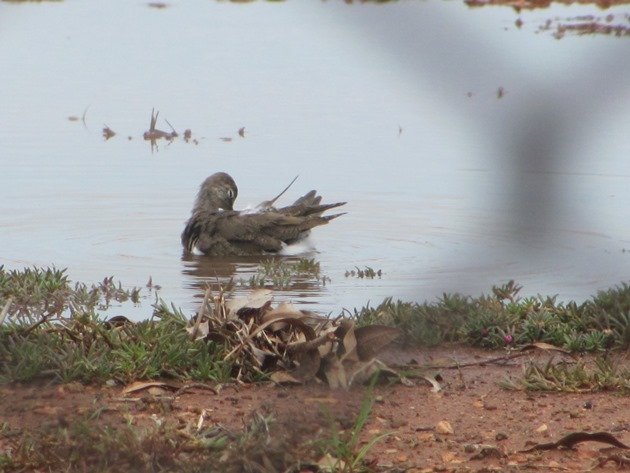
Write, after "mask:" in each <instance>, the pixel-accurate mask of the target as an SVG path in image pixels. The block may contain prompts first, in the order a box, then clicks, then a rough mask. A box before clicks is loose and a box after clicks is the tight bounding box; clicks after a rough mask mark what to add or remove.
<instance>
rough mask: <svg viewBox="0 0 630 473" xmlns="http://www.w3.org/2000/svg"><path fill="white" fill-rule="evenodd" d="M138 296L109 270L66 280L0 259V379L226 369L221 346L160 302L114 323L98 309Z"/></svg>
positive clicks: (210, 374) (184, 374) (86, 378)
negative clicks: (81, 280) (149, 315)
mask: <svg viewBox="0 0 630 473" xmlns="http://www.w3.org/2000/svg"><path fill="white" fill-rule="evenodd" d="M140 299H141V296H140V290H139V289H137V288H133V289H129V290H127V289H123V288H122V286H121V285H120V283H118V284H116V283H115V282H114V280H113V278H111V277H108V278H105V279H103V281H102V282H101V283H99V284H97V285H92V286H87V285H85V284H75V285H74V286H72V285H71V284H70V282H69V280H68V277H67V276H66V274H65V271H64V270H58V269H56V268H48V269H39V268H26V269H24V270H22V271H5V270H4V268H2V267H0V307H2V308H3V310H2V312H4V313H5V316H6V320H5V321H4V323H2V324H1V325H0V382H9V381H20V382H24V381H30V380H33V379H37V378H52V379H55V380H57V381H59V382H69V381H81V382H84V383H102V382H105V381H107V380H111V379H113V380H118V381H120V382H128V381H131V380H136V379H148V378H154V377H170V378H190V379H198V380H225V379H227V378H228V377H229V376H230V370H231V365H230V364H229V363H227V362H224V361H223V360H222V353H223V352H222V347H221V346H220V345H217V344H215V343H212V342H210V343H206V342H204V341H201V340H197V341H192V340H190V337H189V336H188V333H187V332H186V330H185V328H186V324H187V322H188V321H187V319H186V317H185V316H184V315H183V314H182V312H181V311H179V310H177V309H175V308H169V307H168V306H167V305H166V304H164V303H163V302H158V303H156V304H155V305H154V315H153V320H151V321H143V322H140V323H137V324H133V323H122V324H121V325H119V326H116V325H113V324H110V323H106V322H105V320H104V318H103V317H102V316H101V315H100V313H99V312H100V311H105V310H107V309H108V308H109V307H110V305H111V304H112V302H114V301H116V302H131V303H134V304H136V303H138V302H139V301H140ZM9 306H10V309H9ZM4 309H6V310H4ZM123 319H124V318H123Z"/></svg>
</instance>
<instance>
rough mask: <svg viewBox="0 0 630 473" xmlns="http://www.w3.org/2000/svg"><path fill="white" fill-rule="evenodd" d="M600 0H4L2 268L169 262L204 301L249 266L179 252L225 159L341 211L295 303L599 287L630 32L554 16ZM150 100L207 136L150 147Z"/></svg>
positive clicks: (624, 243)
mask: <svg viewBox="0 0 630 473" xmlns="http://www.w3.org/2000/svg"><path fill="white" fill-rule="evenodd" d="M608 13H612V14H614V15H616V16H617V17H618V18H621V19H624V18H626V17H624V16H623V15H624V11H623V10H620V9H619V8H617V9H615V8H612V9H609V10H607V11H606V12H605V14H608ZM585 14H595V15H600V16H601V15H602V11H601V10H598V9H597V8H595V7H590V6H572V7H562V6H555V7H553V8H552V9H548V10H544V11H543V10H536V11H533V12H525V13H521V14H520V15H518V14H517V13H515V12H514V10H512V9H508V8H483V9H470V8H468V7H466V6H465V5H462V4H460V3H458V2H436V1H428V2H411V1H410V2H394V3H392V4H388V5H380V6H379V5H369V4H368V5H359V4H354V5H346V4H344V3H343V2H337V3H335V2H321V3H320V2H287V3H282V4H276V3H273V2H272V3H265V2H258V3H252V4H247V5H234V4H229V3H220V2H208V1H206V0H203V1H201V0H199V1H189V2H172V3H171V4H170V5H169V6H168V7H167V8H164V9H155V8H149V7H147V5H146V4H143V3H141V2H139V3H133V4H130V3H129V2H123V1H122V0H118V1H109V2H106V3H102V2H96V1H85V2H70V1H65V2H60V3H58V2H54V3H39V2H37V3H24V4H9V3H4V2H0V63H2V64H3V65H4V66H3V73H2V76H3V77H2V83H3V86H2V87H1V88H0V104H2V106H1V108H0V143H1V146H2V149H1V150H0V165H1V170H0V176H1V177H0V197H1V199H0V242H1V244H2V245H1V247H0V264H4V265H5V267H9V268H19V267H22V266H24V265H43V266H47V265H53V264H54V265H56V266H57V267H68V272H69V274H70V276H71V277H72V278H73V279H75V280H82V281H86V282H95V281H98V280H100V279H102V278H103V277H104V276H107V275H112V274H113V275H115V276H116V277H117V278H118V279H120V280H121V281H122V282H123V283H124V284H125V285H128V286H134V285H143V284H144V283H146V281H147V280H148V279H149V277H152V279H153V282H154V283H156V284H159V285H161V287H162V289H161V290H160V292H159V294H160V297H162V298H164V299H165V300H167V301H172V302H174V303H175V304H176V305H178V306H181V307H182V308H184V310H185V311H186V312H190V311H192V310H194V309H195V308H196V306H197V304H198V300H197V299H198V297H199V296H200V293H201V292H202V289H200V286H201V285H202V282H203V281H205V280H206V279H208V278H209V279H211V280H216V277H217V276H222V275H223V276H230V275H234V276H235V277H236V278H239V277H243V278H247V277H248V275H251V272H252V271H253V267H254V266H253V263H252V261H251V260H248V261H236V262H234V261H232V262H228V263H221V264H218V263H217V262H216V261H211V260H208V259H207V258H197V259H195V260H193V261H184V260H183V259H182V254H181V247H180V243H179V235H180V232H181V230H182V228H183V224H184V221H185V220H186V219H187V217H188V214H189V212H190V208H191V206H192V202H193V199H194V196H195V194H196V191H197V187H198V185H199V184H200V183H201V181H202V180H203V179H204V178H205V177H206V176H207V175H209V174H211V173H213V172H215V171H218V170H224V171H227V172H229V173H230V174H231V175H232V176H233V177H234V178H235V180H236V182H237V184H238V185H239V199H238V200H237V206H238V207H241V208H242V207H245V206H247V205H251V204H256V203H258V202H260V201H262V200H266V199H269V198H270V197H272V196H274V195H275V194H277V193H278V192H279V191H280V190H281V189H282V188H284V186H285V185H286V184H287V183H288V182H290V181H291V179H292V178H293V177H294V176H295V175H297V174H299V175H300V177H299V179H298V180H297V181H296V183H295V184H294V185H293V186H292V188H291V189H290V190H289V191H288V192H287V194H286V197H285V198H283V202H289V201H291V199H295V198H296V197H298V196H299V195H302V194H303V193H305V192H306V191H308V190H310V189H311V188H317V189H318V190H319V191H320V192H321V193H322V194H323V196H324V200H325V201H329V202H333V201H340V200H344V201H347V202H348V204H347V205H346V206H345V207H344V210H345V211H346V212H347V214H346V215H344V216H343V217H341V218H339V219H337V220H335V221H334V222H332V223H331V224H330V225H328V226H326V227H322V228H318V229H316V230H315V231H314V234H313V242H314V244H315V245H316V249H317V252H316V253H312V254H309V255H307V256H308V257H314V258H316V259H317V260H318V261H319V262H320V264H321V268H322V273H323V274H324V275H326V276H328V277H330V279H331V281H330V282H329V283H327V284H326V285H325V286H321V285H313V284H311V285H307V286H302V287H300V288H299V289H295V290H292V291H284V292H282V294H280V295H279V297H280V298H282V299H288V300H292V301H294V302H299V303H302V304H306V305H308V306H310V308H313V309H315V310H318V311H321V312H324V313H328V312H332V313H335V314H337V313H339V312H340V311H341V309H342V308H348V309H351V308H353V307H360V306H362V305H364V304H365V303H366V302H367V301H371V302H372V303H373V304H376V303H378V302H380V301H381V300H382V299H383V298H384V297H387V296H394V297H395V298H403V299H407V300H418V301H423V300H427V299H428V300H432V299H434V298H435V297H438V296H440V295H441V294H442V293H443V292H450V291H460V292H464V293H470V294H479V293H480V292H488V291H489V289H490V286H491V285H492V284H496V283H502V282H505V281H507V280H509V279H516V280H517V281H518V282H519V283H521V284H523V285H524V286H525V288H524V291H523V292H524V293H525V294H536V293H542V294H559V296H560V298H562V299H578V300H582V299H585V298H587V297H589V296H590V295H592V294H593V293H595V292H596V291H597V290H598V289H603V288H606V287H609V286H610V285H615V284H618V283H620V282H621V281H624V280H625V281H627V280H628V279H629V275H630V271H629V269H630V219H629V218H628V202H630V161H628V159H627V157H628V156H629V155H630V138H629V136H630V134H629V133H628V123H630V111H629V109H628V107H627V104H628V103H630V87H629V86H628V81H627V77H629V76H630V63H629V62H628V61H627V60H626V59H627V52H628V48H629V47H630V44H629V43H628V41H629V40H630V39H629V38H627V37H626V38H615V37H610V36H595V37H577V36H573V37H571V36H565V38H564V39H562V40H557V39H554V38H553V36H552V35H551V34H549V33H545V32H539V31H538V29H539V27H540V25H543V24H544V23H545V21H546V20H547V19H548V18H555V17H569V16H577V15H585ZM626 16H627V15H626ZM517 18H521V20H522V21H523V23H524V25H523V27H522V28H520V29H519V28H517V27H516V26H515V21H516V19H517ZM500 88H501V90H502V93H499V92H498V91H499V89H500ZM499 95H502V96H501V97H499ZM154 107H155V108H156V109H157V110H159V111H160V117H159V120H158V127H159V128H161V129H163V130H166V131H170V128H169V127H168V125H167V124H166V123H165V122H164V119H167V120H168V121H169V122H170V123H172V124H173V126H174V127H175V128H176V129H177V131H178V132H180V134H181V133H183V131H184V130H185V129H187V128H189V129H191V130H192V139H193V140H197V144H195V143H193V142H192V141H189V142H185V141H184V140H183V139H182V137H181V136H180V137H179V138H178V139H176V140H174V141H173V142H172V143H168V142H165V141H163V140H162V141H158V142H157V143H156V145H157V148H154V149H152V147H151V145H150V143H149V142H147V141H144V140H143V139H142V134H143V132H144V131H146V130H147V129H148V127H149V117H150V114H151V109H152V108H154ZM86 108H87V111H86ZM84 112H85V122H83V121H82V120H81V117H82V115H83V114H84ZM69 117H75V119H73V120H69V119H68V118H69ZM104 126H108V127H110V128H111V129H112V130H113V131H115V132H116V135H115V136H114V137H113V138H111V139H109V140H104V139H103V137H102V134H101V133H102V129H103V127H104ZM241 127H245V136H244V137H240V136H239V135H238V133H237V131H238V129H239V128H241ZM221 138H231V141H226V140H222V139H221ZM355 266H359V267H362V268H363V267H365V266H369V267H372V268H374V269H375V270H377V269H380V270H382V272H383V276H382V278H380V279H379V278H376V279H373V280H366V279H357V278H346V277H345V276H344V274H345V272H346V270H349V269H353V268H354V267H355ZM150 312H151V309H150V307H148V304H145V305H143V307H141V308H139V309H137V314H134V316H135V317H146V316H148V315H149V314H150Z"/></svg>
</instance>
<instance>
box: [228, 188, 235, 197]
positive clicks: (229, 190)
mask: <svg viewBox="0 0 630 473" xmlns="http://www.w3.org/2000/svg"><path fill="white" fill-rule="evenodd" d="M227 196H228V198H229V199H233V198H234V191H233V190H232V189H228V191H227Z"/></svg>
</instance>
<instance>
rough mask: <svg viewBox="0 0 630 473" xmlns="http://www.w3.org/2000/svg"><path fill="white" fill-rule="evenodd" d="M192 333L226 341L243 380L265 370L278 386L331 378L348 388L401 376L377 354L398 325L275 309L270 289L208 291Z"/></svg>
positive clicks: (281, 307) (282, 306) (288, 307)
mask: <svg viewBox="0 0 630 473" xmlns="http://www.w3.org/2000/svg"><path fill="white" fill-rule="evenodd" d="M188 331H189V333H190V334H191V337H192V338H196V339H199V338H203V339H206V340H213V341H220V342H221V343H223V344H225V345H226V350H227V354H226V355H225V357H224V359H226V360H231V361H233V362H234V364H235V370H234V371H235V373H236V375H235V376H236V378H237V379H238V380H241V381H242V380H248V379H252V378H253V377H256V376H258V375H260V374H265V375H268V376H269V377H270V379H271V380H272V381H274V382H276V383H277V384H302V383H307V382H310V381H318V382H322V381H325V382H327V383H328V384H329V385H330V386H331V387H333V388H337V387H342V388H344V389H347V388H348V387H349V386H351V385H352V384H356V383H361V382H364V381H367V380H368V379H369V378H370V377H371V376H372V375H373V374H374V373H376V372H378V371H385V372H386V373H387V374H389V375H394V376H397V374H396V373H395V372H393V370H390V369H388V368H387V367H386V366H385V365H383V364H382V363H380V362H379V361H378V360H376V356H377V355H378V354H379V353H380V352H381V351H382V350H383V349H384V348H385V347H386V346H387V345H389V343H391V342H392V341H393V340H394V339H395V338H397V337H398V335H399V334H400V332H399V330H398V329H395V328H392V327H386V326H381V325H371V326H366V327H356V326H355V324H354V322H353V321H352V320H348V319H335V320H331V319H329V318H327V317H322V316H320V315H318V314H315V313H314V312H309V311H305V310H299V309H297V308H296V307H295V306H294V305H292V304H289V303H282V304H279V305H278V306H276V307H275V308H274V307H272V293H271V291H269V290H264V289H263V290H257V291H253V292H252V293H251V294H250V295H249V297H244V298H236V299H231V300H227V301H226V300H225V298H224V295H223V293H220V294H219V295H217V296H215V297H214V298H211V291H210V289H208V290H207V291H206V296H205V299H204V304H203V306H202V309H201V310H200V311H199V314H198V315H197V316H196V317H195V319H194V321H191V326H190V328H189V329H188Z"/></svg>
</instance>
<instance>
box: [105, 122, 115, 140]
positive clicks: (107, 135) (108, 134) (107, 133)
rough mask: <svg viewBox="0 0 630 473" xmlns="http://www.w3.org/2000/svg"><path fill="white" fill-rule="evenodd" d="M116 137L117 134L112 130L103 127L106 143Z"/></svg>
mask: <svg viewBox="0 0 630 473" xmlns="http://www.w3.org/2000/svg"><path fill="white" fill-rule="evenodd" d="M114 136H116V132H115V131H114V130H112V129H111V128H110V127H108V126H107V125H105V126H104V127H103V138H105V141H107V140H109V139H110V138H112V137H114Z"/></svg>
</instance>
